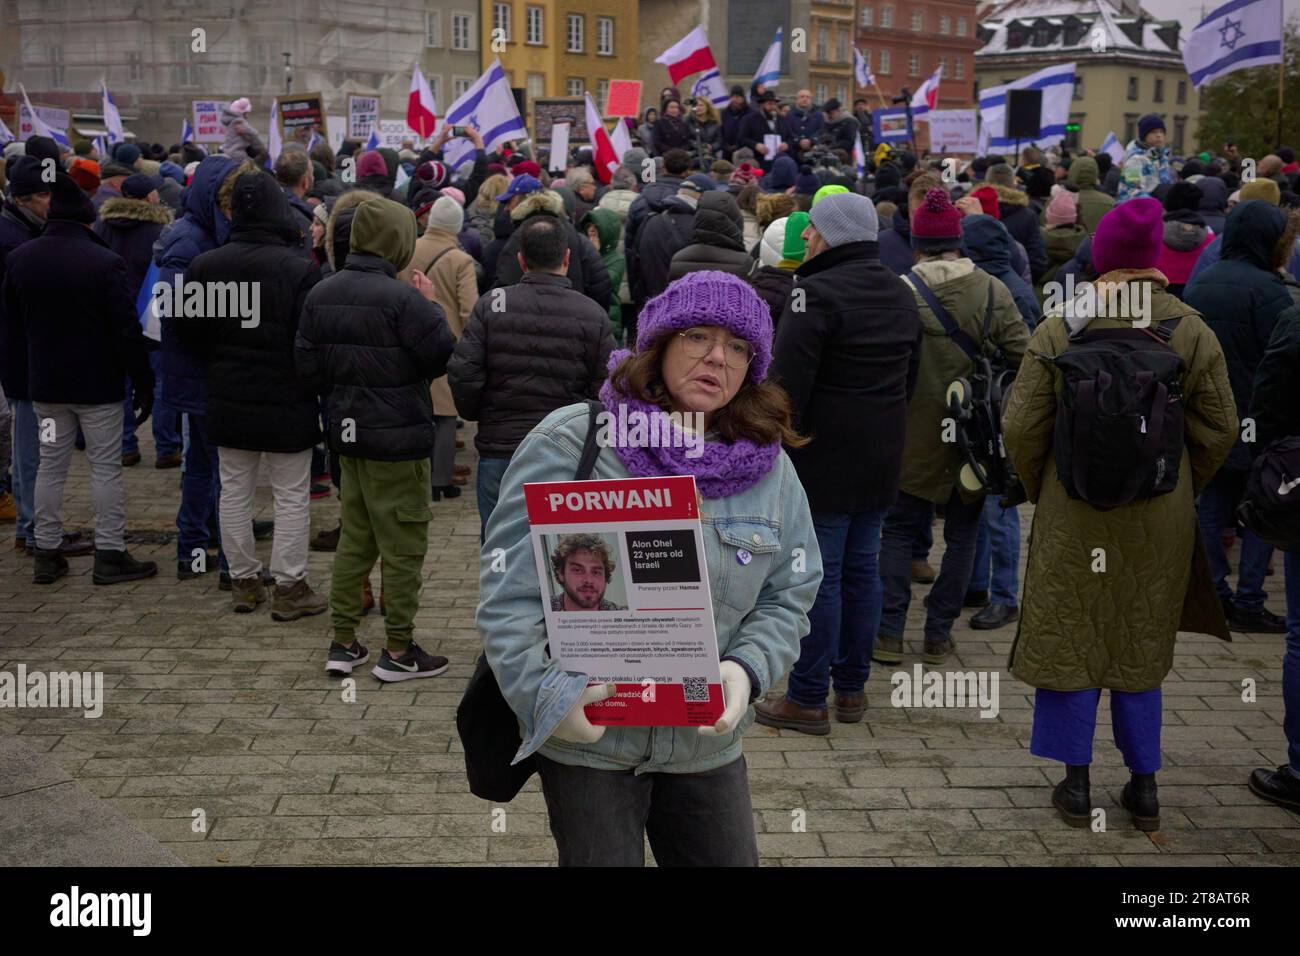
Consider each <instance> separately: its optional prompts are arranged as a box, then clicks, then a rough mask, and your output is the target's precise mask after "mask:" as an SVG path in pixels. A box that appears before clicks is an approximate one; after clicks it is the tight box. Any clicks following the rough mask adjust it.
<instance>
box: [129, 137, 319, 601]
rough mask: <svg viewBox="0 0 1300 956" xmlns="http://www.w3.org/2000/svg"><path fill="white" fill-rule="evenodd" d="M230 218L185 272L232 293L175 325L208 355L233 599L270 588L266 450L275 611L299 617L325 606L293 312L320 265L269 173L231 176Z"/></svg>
mask: <svg viewBox="0 0 1300 956" xmlns="http://www.w3.org/2000/svg"><path fill="white" fill-rule="evenodd" d="M297 152H299V153H300V154H301V155H304V156H305V155H306V154H305V153H302V152H301V150H298V151H297ZM105 205H107V204H105ZM231 217H232V226H231V231H230V240H229V241H228V242H227V243H226V244H225V245H224V246H221V247H219V248H217V249H212V250H209V251H208V252H204V253H202V254H200V255H199V256H198V258H196V259H195V260H194V261H193V262H191V263H190V267H189V269H188V270H186V273H185V281H186V285H187V286H188V285H189V284H190V283H195V284H197V285H198V286H201V287H202V288H204V289H205V290H209V289H214V290H215V289H234V290H236V291H237V298H236V297H235V296H222V297H220V298H218V297H217V296H215V295H211V296H205V303H204V306H205V307H204V309H203V310H202V314H200V315H191V314H189V311H188V310H186V315H184V316H183V317H177V318H176V319H175V328H176V330H177V332H178V334H180V335H181V337H182V338H183V339H185V340H186V341H187V342H188V343H189V344H190V345H191V346H192V347H193V348H194V350H195V352H197V353H198V354H200V355H202V356H203V357H204V359H205V360H206V365H207V394H208V416H207V426H208V435H209V436H210V438H211V440H212V441H213V442H215V443H216V445H217V448H218V461H219V462H220V469H221V472H220V474H221V501H220V523H219V526H220V528H221V547H222V550H223V551H224V552H225V555H226V560H227V561H228V562H229V564H230V579H231V598H232V601H233V606H234V610H235V611H238V612H249V611H253V610H254V609H256V607H257V606H258V605H259V604H262V603H264V602H265V601H266V600H267V596H268V595H267V590H266V585H265V584H263V583H262V562H261V561H259V560H258V558H257V550H256V544H255V543H254V539H253V498H254V495H255V493H256V491H257V473H258V468H259V466H260V465H261V462H262V460H263V458H264V457H265V460H266V463H267V466H268V468H269V469H270V477H271V491H272V494H273V496H274V501H275V543H274V546H273V548H272V551H271V574H272V575H273V576H274V578H275V593H274V600H273V603H272V606H271V618H272V620H276V621H293V620H296V619H298V618H300V617H303V616H305V615H310V614H320V613H321V612H323V611H324V610H325V598H324V597H323V596H321V595H318V594H316V593H315V592H313V591H312V589H311V587H310V586H309V585H308V583H307V538H308V533H309V532H310V530H311V519H310V517H309V515H308V506H309V504H310V502H311V498H310V493H309V488H310V485H311V450H312V446H314V445H315V444H316V442H317V441H318V440H319V439H320V428H319V414H318V404H317V398H316V392H315V390H314V389H313V388H311V387H310V386H309V385H305V384H303V383H302V382H301V381H300V380H299V379H298V377H297V375H296V374H295V372H294V339H295V337H296V336H297V333H298V320H299V317H300V316H301V314H302V309H303V303H304V302H305V300H306V298H307V293H308V292H310V291H311V288H312V287H313V286H314V285H316V283H317V282H319V281H320V269H319V268H318V267H317V266H316V263H315V262H314V261H312V260H310V259H304V258H303V257H302V256H301V255H300V254H299V248H300V244H301V231H300V228H299V225H298V220H297V218H296V217H295V215H294V212H293V210H291V209H290V208H289V202H288V200H287V199H286V198H285V195H284V193H283V192H281V190H280V187H279V186H278V185H277V184H276V181H275V178H274V177H272V176H271V175H270V174H269V173H266V172H250V173H244V174H243V175H241V176H240V177H239V178H238V179H236V180H235V188H234V194H233V197H232V207H231ZM214 306H215V308H214Z"/></svg>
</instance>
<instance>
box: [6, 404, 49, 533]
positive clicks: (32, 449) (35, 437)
mask: <svg viewBox="0 0 1300 956" xmlns="http://www.w3.org/2000/svg"><path fill="white" fill-rule="evenodd" d="M9 405H10V407H11V408H12V409H13V413H14V462H13V476H14V477H13V488H12V491H13V495H14V503H15V504H16V505H17V506H18V526H17V527H16V528H15V529H14V534H15V536H17V537H19V538H22V539H23V540H24V541H26V542H27V543H28V545H29V546H35V544H36V470H37V468H39V467H40V464H41V437H40V425H39V424H38V423H37V421H36V406H35V405H34V404H33V403H32V401H31V400H30V399H26V398H11V399H9Z"/></svg>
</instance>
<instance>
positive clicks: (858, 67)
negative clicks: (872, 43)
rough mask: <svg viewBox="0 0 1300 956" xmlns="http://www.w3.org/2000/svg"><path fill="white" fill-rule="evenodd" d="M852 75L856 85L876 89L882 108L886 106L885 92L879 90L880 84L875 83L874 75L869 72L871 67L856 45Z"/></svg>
mask: <svg viewBox="0 0 1300 956" xmlns="http://www.w3.org/2000/svg"><path fill="white" fill-rule="evenodd" d="M853 76H854V78H855V79H856V80H857V83H858V86H860V87H862V88H863V89H867V88H871V89H874V90H875V91H876V96H878V97H879V98H880V106H881V108H882V109H884V108H886V107H888V105H889V104H888V103H886V102H885V94H884V93H882V92H881V91H880V86H879V84H877V83H876V77H875V75H874V74H873V73H872V72H871V67H870V66H868V65H867V58H866V57H865V56H863V55H862V51H861V50H859V49H858V48H857V47H854V48H853Z"/></svg>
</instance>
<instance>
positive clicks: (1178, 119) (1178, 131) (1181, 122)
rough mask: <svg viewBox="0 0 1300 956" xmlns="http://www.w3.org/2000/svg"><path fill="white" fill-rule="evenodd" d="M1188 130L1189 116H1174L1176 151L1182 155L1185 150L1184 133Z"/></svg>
mask: <svg viewBox="0 0 1300 956" xmlns="http://www.w3.org/2000/svg"><path fill="white" fill-rule="evenodd" d="M1186 132H1187V117H1186V116H1175V117H1174V150H1173V151H1174V153H1175V154H1177V155H1182V152H1183V135H1184V134H1185V133H1186Z"/></svg>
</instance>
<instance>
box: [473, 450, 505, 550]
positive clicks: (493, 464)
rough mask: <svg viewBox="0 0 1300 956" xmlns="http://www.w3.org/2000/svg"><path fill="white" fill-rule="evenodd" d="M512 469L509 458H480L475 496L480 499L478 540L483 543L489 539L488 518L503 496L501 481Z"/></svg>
mask: <svg viewBox="0 0 1300 956" xmlns="http://www.w3.org/2000/svg"><path fill="white" fill-rule="evenodd" d="M508 467H510V459H509V458H479V460H478V478H477V479H476V480H475V483H474V485H475V495H476V497H477V498H478V520H479V523H480V527H479V533H478V539H479V542H480V543H482V542H483V540H484V539H485V538H486V537H487V523H488V518H490V517H492V510H493V509H494V508H496V506H497V498H498V497H499V496H500V495H501V479H502V478H503V477H504V476H505V473H506V469H507V468H508Z"/></svg>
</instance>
